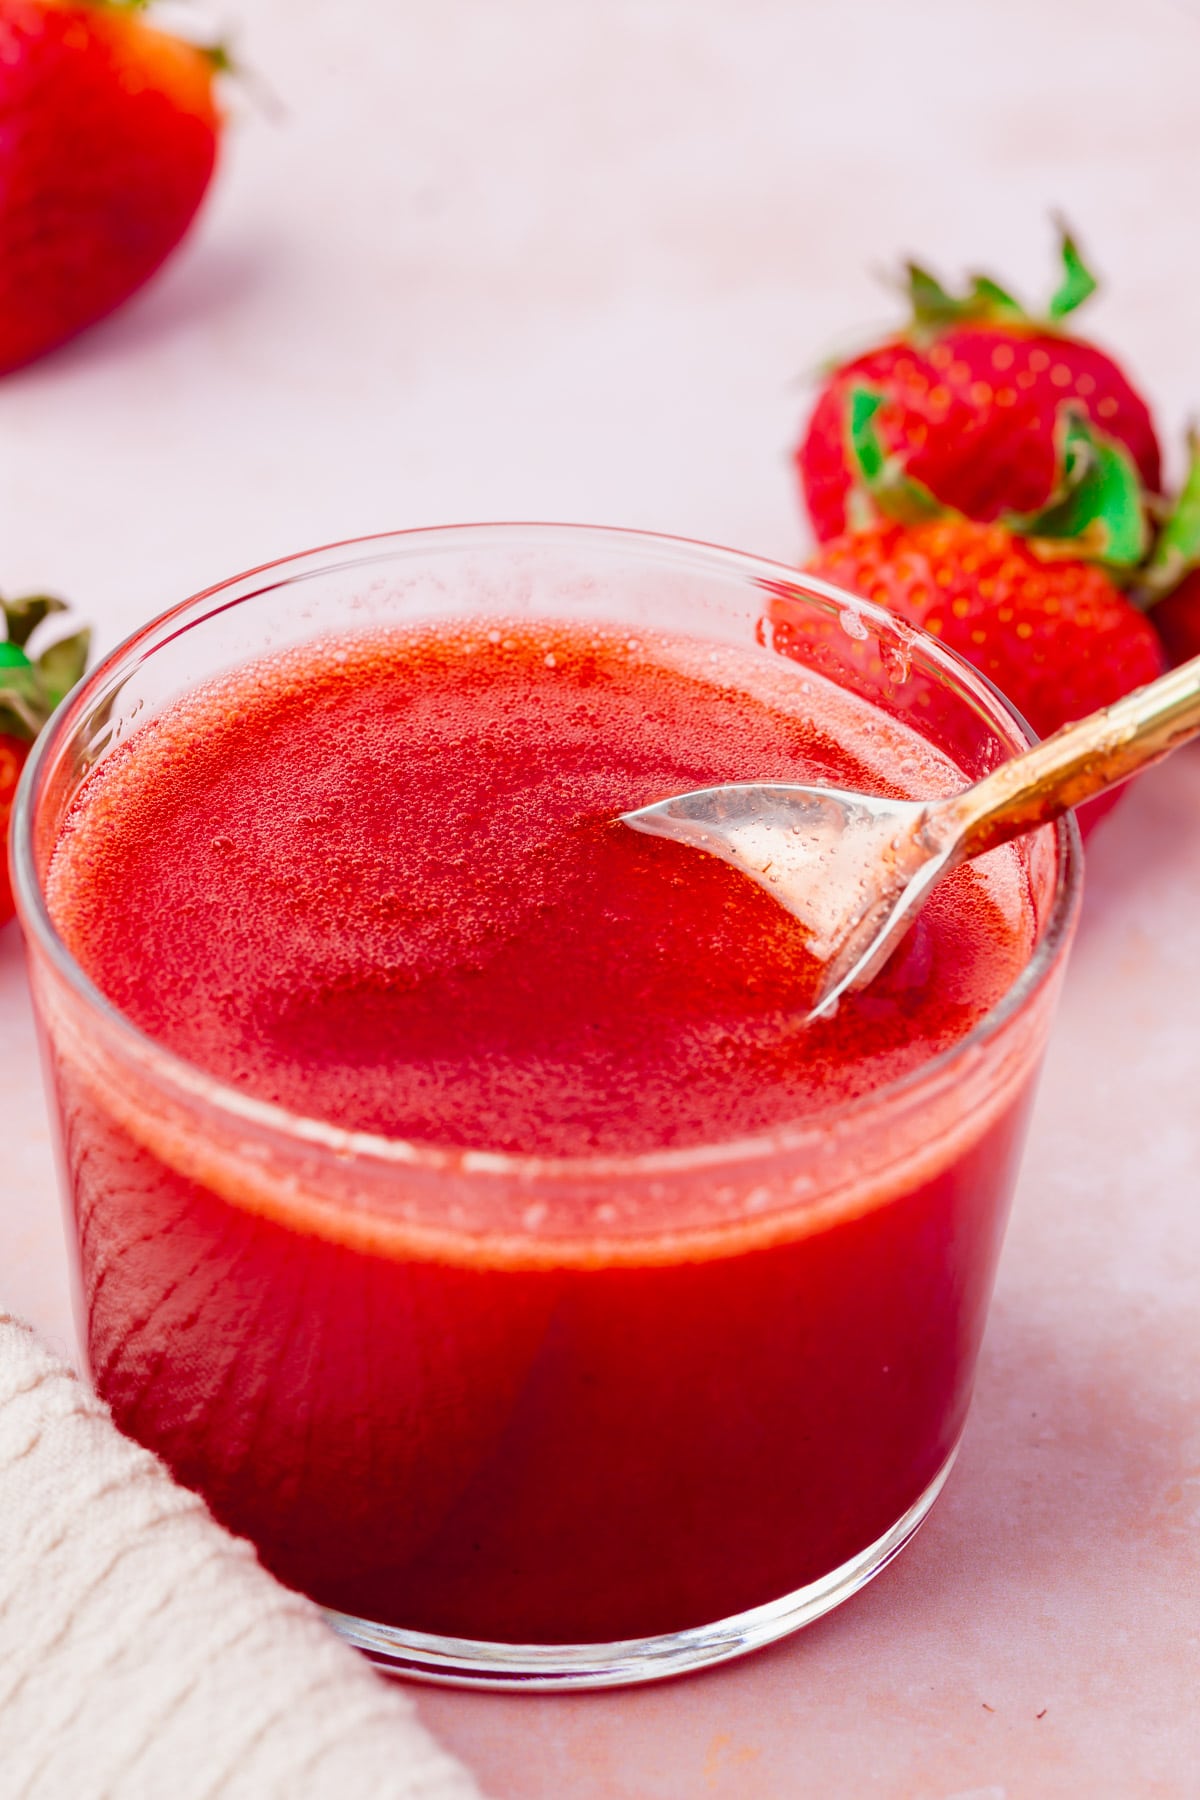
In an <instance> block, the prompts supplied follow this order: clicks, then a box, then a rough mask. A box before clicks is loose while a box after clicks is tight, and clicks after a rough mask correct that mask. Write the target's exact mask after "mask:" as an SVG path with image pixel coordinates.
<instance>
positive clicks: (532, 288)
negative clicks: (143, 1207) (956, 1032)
mask: <svg viewBox="0 0 1200 1800" xmlns="http://www.w3.org/2000/svg"><path fill="white" fill-rule="evenodd" d="M231 3H232V0H231ZM239 17H240V20H241V23H242V35H241V48H242V51H243V54H244V55H245V57H246V58H247V59H248V60H249V61H250V62H251V63H252V64H253V65H254V66H255V67H256V68H258V69H261V70H263V71H264V72H265V73H266V74H267V76H268V77H269V80H270V82H271V85H272V87H273V88H274V89H275V90H276V92H277V93H278V95H279V96H280V98H281V100H282V102H283V105H284V108H285V109H286V110H285V113H284V116H283V117H282V118H281V119H280V120H279V121H278V122H271V121H270V120H266V119H264V118H262V117H259V116H256V115H255V113H254V112H253V111H252V109H251V107H250V105H249V103H248V101H247V99H246V98H245V97H244V96H241V95H237V94H235V95H234V96H233V98H232V105H233V109H234V114H235V117H234V120H233V124H232V129H231V132H230V138H229V151H228V157H227V162H226V167H225V170H224V173H223V176H222V180H221V182H220V185H219V188H218V190H217V192H216V194H215V197H214V200H213V203H212V205H211V207H210V209H209V211H208V212H207V214H206V216H205V218H204V221H203V223H202V226H201V228H200V230H199V232H198V233H197V235H196V236H195V237H194V238H193V239H192V241H191V242H190V244H189V246H188V247H187V249H186V250H185V252H184V253H183V254H182V255H181V256H180V257H179V258H178V259H177V261H176V262H175V263H174V264H173V265H172V266H171V268H170V269H169V270H168V271H167V273H166V274H165V276H164V277H163V278H162V279H161V280H160V281H159V282H158V283H157V284H156V285H155V286H154V287H153V288H152V289H151V290H150V291H149V292H148V293H147V294H145V295H144V296H143V297H142V298H141V299H139V300H138V301H137V302H136V303H135V304H134V305H133V306H131V307H130V308H129V309H128V310H127V311H126V312H125V313H124V314H123V315H122V316H121V317H119V318H117V319H115V320H113V321H111V322H110V323H109V324H108V325H106V326H104V327H102V328H101V329H100V330H98V331H96V332H95V333H93V334H92V335H91V336H90V337H89V338H87V339H86V340H84V341H82V342H80V343H79V344H77V345H75V346H74V347H72V348H70V349H69V350H67V351H66V352H65V353H63V354H61V355H60V356H58V357H57V358H54V359H52V360H51V361H49V362H47V363H45V364H43V365H41V366H39V367H37V368H35V369H32V370H29V371H27V372H25V373H23V374H21V375H19V376H16V377H13V378H10V379H8V380H7V381H5V382H4V383H3V385H2V386H0V493H2V494H3V496H4V501H5V506H4V521H3V557H2V563H0V579H2V580H3V583H4V586H5V589H6V591H9V592H15V591H20V590H22V589H23V588H26V587H35V586H36V587H51V588H53V589H55V590H57V591H60V592H63V593H66V594H70V595H71V596H72V597H73V598H74V600H75V601H76V602H77V604H78V605H79V607H80V608H81V609H82V610H83V612H84V613H85V614H86V615H87V616H88V617H89V618H91V619H92V620H93V621H94V622H95V624H96V627H97V636H98V640H99V645H100V647H101V648H106V647H108V646H109V645H110V644H111V643H113V642H114V641H115V640H116V639H117V638H118V637H119V636H121V635H122V634H123V633H124V632H126V631H127V630H129V629H131V628H132V627H133V626H134V625H135V624H136V623H138V622H140V621H141V620H142V619H144V618H145V617H147V616H149V615H150V614H151V613H153V612H156V611H159V610H160V609H161V608H162V607H164V606H165V605H167V604H168V603H170V602H173V601H175V600H177V599H179V598H182V597H183V596H184V595H186V594H187V593H189V592H191V591H193V590H195V589H197V588H200V587H202V586H204V585H206V584H207V583H208V582H210V581H213V580H216V579H218V578H220V577H221V576H224V575H228V574H230V573H232V572H233V571H235V570H236V569H238V568H240V567H244V566H247V565H249V564H252V563H255V562H260V561H263V560H265V559H267V558H269V557H272V556H276V555H281V554H284V553H286V552H288V551H293V550H298V549H301V548H306V547H308V546H309V545H311V544H315V543H318V542H321V541H323V540H327V539H330V538H335V537H343V536H347V535H350V534H353V533H356V532H362V531H370V530H382V529H388V528H395V527H400V526H406V525H418V524H432V523H441V522H445V521H450V520H459V519H468V518H503V517H525V518H528V517H541V518H572V519H586V520H590V521H595V522H602V523H613V524H625V525H641V526H647V527H652V528H657V529H660V530H666V531H677V532H682V533H686V534H691V535H694V536H698V537H703V538H708V539H713V540H716V541H720V542H727V543H731V544H736V545H738V546H740V547H742V548H745V549H750V550H755V551H759V552H762V553H764V554H767V555H774V556H778V557H780V558H783V559H785V560H787V559H794V558H795V557H796V556H797V555H798V554H799V553H800V552H801V551H802V548H803V541H804V540H803V531H802V527H801V524H800V521H799V518H798V515H797V512H796V509H795V505H794V501H793V496H792V491H791V484H790V472H789V469H788V465H787V450H788V446H789V443H790V441H791V439H792V437H793V435H794V431H795V426H796V421H797V419H798V417H799V414H800V411H801V408H802V406H803V404H804V402H805V393H804V389H803V383H802V380H801V378H802V377H803V375H804V374H805V372H806V371H808V370H811V369H812V368H813V366H814V365H815V363H816V362H818V361H819V359H820V357H821V356H822V355H823V354H824V353H825V352H826V351H828V350H829V349H830V348H831V347H832V346H836V345H837V344H839V343H847V342H854V341H855V331H856V328H857V327H859V326H860V325H864V324H865V325H866V327H867V328H868V329H869V328H870V327H871V326H872V324H873V323H875V324H878V323H880V322H883V321H886V320H887V319H888V318H889V317H890V316H891V313H890V311H889V308H890V301H889V299H888V296H887V294H886V293H885V292H884V291H883V289H882V288H881V287H880V286H879V285H878V283H877V281H876V280H874V279H873V277H872V274H871V271H872V270H873V269H874V270H877V269H879V268H880V267H883V266H885V265H887V264H888V262H889V260H890V259H894V258H895V257H896V256H897V255H898V254H900V253H902V252H908V251H913V250H915V251H917V252H919V253H922V254H923V255H925V256H926V257H928V258H929V259H930V260H932V261H935V262H936V263H938V264H939V265H943V266H945V267H946V268H947V269H948V270H950V271H954V270H956V269H957V268H959V267H960V266H961V265H963V264H964V263H969V264H972V265H978V264H983V265H985V266H987V267H989V268H992V269H994V270H995V271H996V272H997V273H999V274H1000V275H1001V276H1007V277H1009V278H1010V279H1011V280H1012V281H1013V282H1014V283H1017V284H1019V286H1020V288H1021V289H1022V291H1024V292H1027V293H1029V294H1030V296H1031V297H1033V298H1037V297H1038V296H1041V295H1044V294H1045V293H1047V292H1048V289H1049V284H1050V278H1051V270H1050V243H1051V235H1050V231H1049V227H1048V225H1047V223H1046V214H1047V212H1048V209H1049V208H1050V207H1051V206H1052V205H1053V206H1060V207H1062V208H1064V209H1065V210H1066V211H1067V213H1068V214H1069V216H1070V217H1071V218H1072V220H1073V221H1075V222H1076V223H1077V226H1078V228H1079V230H1080V231H1081V233H1082V234H1083V235H1084V237H1085V239H1086V241H1087V243H1088V244H1089V246H1090V247H1091V248H1092V251H1093V255H1094V258H1095V260H1096V261H1097V262H1098V263H1099V264H1100V265H1101V266H1102V268H1103V269H1105V270H1106V271H1107V272H1108V273H1109V276H1110V283H1111V285H1110V289H1109V290H1108V291H1107V292H1106V294H1105V296H1103V297H1102V298H1101V299H1100V301H1099V302H1097V303H1096V304H1095V305H1094V307H1093V309H1092V312H1091V317H1090V324H1089V329H1090V330H1093V331H1094V332H1095V334H1096V335H1097V336H1098V337H1100V338H1101V339H1102V340H1105V341H1109V342H1113V343H1119V344H1120V345H1121V346H1122V349H1123V352H1124V354H1125V357H1126V360H1127V361H1128V363H1129V365H1130V366H1131V368H1132V369H1133V370H1134V371H1136V372H1137V374H1138V375H1139V376H1140V377H1141V378H1142V379H1143V381H1144V383H1145V385H1146V388H1147V390H1148V392H1149V393H1150V394H1151V396H1152V398H1153V399H1154V401H1155V403H1156V404H1157V406H1158V407H1159V409H1160V412H1161V416H1162V419H1163V423H1164V426H1165V428H1166V429H1167V432H1168V433H1169V434H1170V437H1171V442H1172V455H1173V459H1174V460H1173V464H1172V466H1173V469H1174V470H1175V471H1177V470H1178V466H1179V458H1178V453H1177V452H1178V436H1179V429H1180V426H1181V423H1182V420H1183V419H1184V417H1185V416H1186V415H1187V413H1188V412H1189V411H1194V410H1197V409H1200V333H1198V332H1197V329H1196V314H1195V305H1194V296H1195V293H1196V291H1197V288H1198V287H1200V239H1197V237H1196V234H1195V231H1194V229H1193V227H1192V223H1191V213H1192V199H1193V197H1194V179H1195V175H1194V172H1195V169H1196V167H1197V164H1198V162H1200V105H1198V104H1197V94H1198V92H1200V7H1198V8H1197V10H1195V11H1190V10H1189V7H1188V6H1187V5H1186V4H1183V3H1182V0H1181V3H1179V4H1171V3H1170V0H1139V4H1138V5H1137V6H1135V7H1133V6H1128V5H1124V4H1117V3H1116V0H1006V3H1004V4H1000V3H999V0H986V3H984V0H975V3H974V4H972V5H970V6H964V5H963V4H962V0H909V4H907V5H905V6H903V7H900V6H896V5H895V4H893V3H892V0H862V3H860V4H858V5H856V6H854V7H849V6H845V7H835V6H831V5H829V4H822V3H821V0H739V3H738V4H737V5H736V6H732V5H728V4H723V3H722V0H690V3H685V0H657V3H656V0H610V3H608V4H605V5H604V6H593V7H584V6H582V5H577V6H572V5H570V4H569V3H568V4H563V0H556V3H554V4H551V0H503V4H500V5H497V4H495V0H490V3H489V0H441V3H440V4H439V5H437V6H436V7H435V6H418V5H410V6H407V7H402V6H397V5H396V4H395V3H394V0H348V3H347V4H344V5H342V6H337V7H335V6H330V5H329V4H328V3H327V0H322V3H321V4H318V3H317V0H241V3H240V11H239ZM1198 896H1200V752H1197V751H1192V752H1185V753H1183V754H1182V755H1180V756H1179V757H1178V758H1176V760H1175V761H1174V763H1173V764H1171V765H1170V766H1169V767H1166V768H1164V769H1162V770H1160V771H1157V772H1156V773H1155V774H1153V775H1152V776H1150V777H1148V778H1147V779H1145V780H1144V781H1143V782H1142V783H1141V784H1140V785H1139V786H1138V788H1137V789H1136V791H1135V792H1133V793H1132V794H1131V795H1130V796H1129V798H1128V799H1127V801H1126V802H1125V804H1124V805H1123V807H1122V808H1121V810H1120V811H1119V813H1118V814H1117V816H1116V817H1115V818H1114V819H1113V820H1112V821H1111V822H1110V823H1109V824H1108V825H1107V826H1106V827H1105V828H1104V830H1103V832H1102V833H1101V834H1100V836H1099V837H1098V839H1097V840H1096V842H1095V847H1094V853H1093V854H1092V855H1091V856H1090V858H1089V879H1088V896H1087V902H1086V907H1085V913H1084V921H1083V927H1082V932H1081V936H1080V940H1079V943H1078V946H1077V949H1076V952H1075V957H1074V962H1073V965H1072V968H1071V971H1070V975H1069V978H1068V983H1067V990H1066V996H1065V1000H1064V1004H1063V1008H1062V1012H1061V1016H1060V1019H1059V1023H1058V1027H1057V1030H1056V1033H1055V1037H1054V1040H1053V1044H1052V1047H1051V1052H1050V1057H1049V1062H1048V1067H1047V1072H1046V1078H1045V1082H1044V1085H1043V1090H1042V1096H1041V1102H1040V1105H1039V1109H1038V1113H1037V1117H1036V1120H1035V1124H1034V1128H1033V1133H1032V1137H1031V1141H1030V1145H1029V1151H1028V1155H1027V1158H1026V1164H1025V1172H1024V1176H1023V1179H1022V1183H1021V1188H1020V1192H1019V1195H1018V1201H1017V1207H1016V1211H1015V1214H1014V1219H1013V1225H1012V1229H1011V1232H1010V1235H1009V1240H1008V1245H1007V1249H1006V1252H1005V1258H1004V1263H1003V1267H1002V1271H1001V1278H1000V1287H999V1292H998V1295H997V1300H996V1305H995V1309H994V1312H993V1316H992V1321H991V1325H990V1328H989V1334H988V1339H987V1344H986V1348H985V1352H984V1358H983V1364H982V1368H981V1373H980V1380H979V1387H978V1394H977V1399H976V1404H975V1408H974V1412H973V1414H972V1419H971V1424H970V1427H969V1429H968V1433H967V1438H966V1443H965V1446H964V1449H963V1453H962V1457H961V1459H960V1463H959V1466H958V1469H957V1471H956V1473H955V1474H954V1476H953V1477H952V1479H951V1482H950V1485H949V1488H948V1489H947V1492H946V1494H945V1496H944V1497H943V1499H942V1500H941V1501H940V1503H939V1505H938V1507H937V1508H936V1510H935V1512H934V1514H933V1516H932V1518H931V1520H930V1522H929V1524H928V1525H927V1527H926V1528H925V1530H924V1531H923V1533H922V1534H921V1536H920V1537H919V1538H918V1539H917V1541H916V1542H915V1543H914V1545H913V1546H912V1548H911V1549H910V1550H909V1551H908V1552H907V1553H906V1555H905V1556H904V1557H903V1558H902V1559H901V1561H900V1562H899V1563H897V1564H896V1565H894V1566H893V1567H892V1569H891V1570H889V1571H888V1572H887V1573H886V1574H885V1575H884V1576H883V1577H882V1578H881V1579H880V1580H879V1581H878V1582H877V1583H876V1584H875V1586H874V1587H872V1588H871V1589H870V1590H868V1591H867V1592H866V1593H865V1594H864V1595H862V1596H861V1597H860V1598H859V1599H857V1600H856V1601H855V1602H853V1603H852V1604H851V1605H850V1606H849V1607H848V1608H846V1609H845V1610H844V1611H842V1612H841V1613H839V1614H838V1615H836V1616H835V1617H832V1618H830V1619H828V1620H826V1621H824V1622H822V1623H820V1624H818V1625H816V1626H814V1627H812V1628H810V1629H809V1630H808V1631H807V1632H805V1633H804V1634H802V1635H801V1636H800V1637H798V1638H795V1639H793V1640H792V1641H791V1642H789V1643H787V1644H785V1645H783V1646H780V1647H778V1648H776V1649H774V1650H771V1651H767V1652H765V1653H762V1654H760V1655H758V1656H756V1657H753V1658H751V1659H749V1660H747V1661H745V1662H743V1663H741V1664H736V1665H731V1666H729V1667H727V1668H726V1669H724V1670H721V1671H718V1672H715V1673H712V1674H710V1675H707V1676H704V1677H701V1678H695V1679H692V1680H688V1681H684V1682H677V1683H675V1684H673V1685H668V1686H664V1687H661V1688H658V1689H650V1690H643V1691H641V1692H634V1693H624V1694H613V1695H602V1696H582V1697H578V1698H575V1699H570V1700H563V1699H554V1700H549V1699H547V1700H541V1699H533V1698H529V1697H522V1698H517V1699H512V1698H507V1697H505V1698H485V1697H480V1696H474V1695H466V1694H457V1693H449V1692H433V1691H431V1690H425V1691H424V1692H423V1694H422V1696H421V1706H422V1711H423V1713H424V1715H425V1717H426V1718H427V1719H428V1721H429V1722H430V1723H431V1724H432V1725H433V1726H434V1727H435V1728H436V1729H437V1730H438V1731H439V1732H440V1733H441V1734H442V1735H443V1736H444V1737H445V1739H446V1740H447V1741H448V1742H449V1743H450V1744H451V1745H452V1746H453V1747H454V1748H455V1749H456V1750H457V1751H458V1752H459V1753H460V1754H461V1755H462V1756H463V1757H464V1759H465V1760H466V1761H467V1762H468V1763H469V1764H471V1765H472V1767H473V1768H475V1769H476V1771H477V1772H478V1773H479V1775H480V1777H481V1778H482V1780H483V1781H484V1782H485V1784H486V1785H487V1787H488V1789H489V1792H490V1793H491V1794H492V1795H494V1796H495V1797H496V1800H518V1797H519V1800H613V1797H618V1796H620V1797H625V1796H628V1797H630V1800H681V1797H684V1800H693V1797H700V1796H707V1795H710V1794H711V1795H714V1796H717V1797H719V1800H720V1797H724V1800H803V1797H807V1796H813V1797H814V1800H817V1797H819V1800H826V1797H829V1796H843V1795H844V1796H852V1797H857V1796H864V1797H871V1800H875V1797H878V1800H1042V1796H1047V1797H1049V1796H1059V1795H1070V1796H1074V1795H1087V1796H1088V1797H1089V1800H1107V1797H1109V1796H1112V1797H1114V1800H1116V1797H1119V1796H1127V1795H1137V1796H1141V1795H1145V1796H1152V1797H1154V1800H1177V1797H1178V1800H1189V1797H1191V1796H1194V1795H1196V1794H1197V1792H1200V1728H1198V1725H1197V1709H1196V1699H1195V1695H1196V1691H1197V1687H1198V1686H1200V1578H1198V1573H1197V1570H1198V1555H1197V1547H1198V1540H1200V1368H1198V1365H1200V1354H1198V1353H1200V1030H1198V1028H1197V1023H1196V1017H1197V1009H1198V1005H1200V1002H1198V1000H1197V994H1198V993H1200V899H1198ZM0 1070H2V1071H3V1074H2V1079H0V1144H2V1145H3V1155H2V1157H0V1288H2V1291H3V1293H4V1296H5V1299H6V1301H7V1303H8V1304H10V1305H12V1306H15V1307H17V1308H18V1309H21V1310H23V1311H24V1312H25V1313H26V1314H27V1315H28V1316H29V1317H30V1318H31V1319H32V1320H33V1321H34V1322H35V1323H36V1324H37V1325H39V1326H40V1327H41V1328H42V1330H43V1331H44V1332H45V1333H46V1334H47V1335H48V1336H49V1337H50V1338H51V1339H53V1340H56V1341H57V1342H59V1343H60V1344H66V1343H69V1341H70V1324H69V1317H68V1305H67V1298H66V1281H65V1264H64V1257H63V1249H62V1236H61V1228H60V1225H59V1220H58V1213H57V1203H56V1200H55V1197H54V1178H53V1170H52V1167H51V1160H50V1150H49V1142H48V1137H47V1132H46V1127H45V1124H44V1114H43V1107H42V1099H41V1092H40V1087H39V1083H38V1078H37V1071H36V1067H35V1062H34V1051H33V1043H32V1036H31V1028H30V1022H29V1017H28V1010H27V1002H26V998H25V989H24V982H23V974H22V967H21V953H20V946H19V942H18V940H17V937H16V934H15V932H14V931H13V930H8V931H5V932H4V933H3V934H0Z"/></svg>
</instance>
